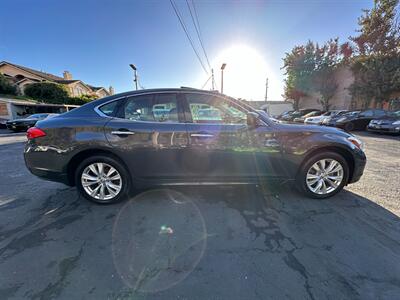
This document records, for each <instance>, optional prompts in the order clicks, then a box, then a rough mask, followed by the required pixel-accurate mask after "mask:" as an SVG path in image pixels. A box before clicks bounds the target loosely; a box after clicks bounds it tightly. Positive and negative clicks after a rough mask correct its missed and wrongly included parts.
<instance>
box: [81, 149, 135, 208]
mask: <svg viewBox="0 0 400 300" xmlns="http://www.w3.org/2000/svg"><path fill="white" fill-rule="evenodd" d="M75 182H76V186H77V188H78V190H79V192H80V193H81V194H82V195H83V196H84V197H85V198H86V199H88V200H90V201H93V202H96V203H100V204H109V203H115V202H118V201H120V200H121V199H123V198H124V197H125V196H126V194H127V192H128V191H129V182H130V180H129V177H128V172H127V171H126V169H125V167H124V166H123V165H122V164H121V163H120V162H119V161H118V160H116V159H114V158H113V157H109V156H93V157H89V158H87V159H85V160H83V161H82V163H81V164H80V165H79V166H78V168H77V170H76V174H75Z"/></svg>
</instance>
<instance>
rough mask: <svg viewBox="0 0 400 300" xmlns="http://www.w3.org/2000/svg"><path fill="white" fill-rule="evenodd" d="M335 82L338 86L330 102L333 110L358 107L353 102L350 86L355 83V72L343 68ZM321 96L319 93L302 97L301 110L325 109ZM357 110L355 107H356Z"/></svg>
mask: <svg viewBox="0 0 400 300" xmlns="http://www.w3.org/2000/svg"><path fill="white" fill-rule="evenodd" d="M335 80H336V82H337V84H338V87H337V90H336V93H335V95H334V96H333V97H332V99H331V100H330V103H331V107H330V108H331V109H352V108H353V107H354V106H357V104H356V103H354V102H353V101H352V96H351V95H350V92H349V87H350V85H351V84H352V83H353V82H354V76H353V72H352V71H351V70H350V68H349V67H341V68H339V69H338V70H337V71H336V74H335ZM320 98H321V96H320V95H319V94H318V93H311V94H310V95H307V96H305V97H302V98H301V99H300V102H299V108H300V109H303V108H316V109H321V110H322V109H323V107H322V105H321V103H320V102H319V99H320ZM354 108H355V107H354Z"/></svg>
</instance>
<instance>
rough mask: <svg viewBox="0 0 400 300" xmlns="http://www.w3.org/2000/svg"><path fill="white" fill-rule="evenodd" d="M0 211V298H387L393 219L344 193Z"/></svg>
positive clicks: (225, 193)
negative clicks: (18, 218) (20, 218)
mask: <svg viewBox="0 0 400 300" xmlns="http://www.w3.org/2000/svg"><path fill="white" fill-rule="evenodd" d="M40 197H42V196H41V194H39V198H37V199H35V201H37V202H36V204H35V205H33V204H32V203H31V202H30V201H31V200H32V199H29V198H27V197H25V198H24V197H20V198H19V199H18V200H16V201H13V202H12V203H10V204H9V205H4V206H2V207H1V208H0V215H1V216H6V215H8V216H10V215H12V216H17V215H18V214H19V213H22V214H23V215H24V216H25V218H24V221H23V222H20V221H16V222H15V223H13V222H12V221H13V218H12V217H11V218H10V220H9V222H7V220H4V219H3V221H2V226H1V232H0V234H1V242H0V245H1V246H0V267H1V270H2V272H1V275H0V281H1V282H2V287H1V289H0V297H1V298H31V299H48V298H62V299H77V298H82V297H83V298H93V299H105V298H109V299H117V298H119V299H137V298H138V297H139V298H141V297H144V298H146V299H176V298H178V297H184V298H196V299H197V298H198V299H207V298H210V297H211V296H212V297H213V298H215V299H253V298H283V297H289V298H306V299H320V298H334V297H335V298H340V299H341V298H396V297H397V296H398V295H399V294H400V275H399V274H400V264H399V262H400V242H399V241H400V222H399V218H398V217H397V216H396V215H394V214H392V213H390V212H389V211H387V210H386V209H384V208H383V207H381V206H379V205H377V204H375V203H374V202H372V201H370V200H368V199H366V198H363V197H360V196H358V195H356V194H353V193H351V192H348V191H343V192H342V193H340V194H338V195H337V196H335V197H334V198H331V199H328V200H323V201H319V200H312V199H307V198H305V197H303V196H300V195H299V194H298V193H295V192H293V191H292V190H291V189H290V188H289V187H287V186H282V187H276V186H269V187H267V186H265V187H254V186H244V187H235V188H233V187H219V188H210V187H203V188H180V189H155V190H150V191H146V192H143V193H141V194H139V195H136V196H135V197H133V198H132V199H131V200H129V201H126V202H123V203H119V204H117V205H108V206H99V205H95V204H91V203H89V202H87V201H86V200H84V199H82V198H80V197H78V195H77V193H76V191H75V189H73V188H62V189H61V188H60V189H57V190H56V192H55V193H54V194H53V195H51V196H48V197H47V198H46V197H43V198H40Z"/></svg>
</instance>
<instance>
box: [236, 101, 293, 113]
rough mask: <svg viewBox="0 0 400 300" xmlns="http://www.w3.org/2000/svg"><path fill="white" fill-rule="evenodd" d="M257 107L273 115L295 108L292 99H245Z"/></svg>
mask: <svg viewBox="0 0 400 300" xmlns="http://www.w3.org/2000/svg"><path fill="white" fill-rule="evenodd" d="M243 101H245V102H246V103H247V104H249V105H250V106H252V107H254V108H255V109H259V110H263V111H265V112H267V113H268V114H269V115H270V116H271V117H274V116H278V115H280V114H281V113H283V112H285V111H290V110H293V104H292V103H291V102H290V101H278V100H271V101H270V100H268V101H265V100H262V101H247V100H243Z"/></svg>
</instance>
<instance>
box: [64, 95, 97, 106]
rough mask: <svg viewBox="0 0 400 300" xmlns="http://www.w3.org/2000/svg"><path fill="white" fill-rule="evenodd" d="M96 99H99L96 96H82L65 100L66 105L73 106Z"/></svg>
mask: <svg viewBox="0 0 400 300" xmlns="http://www.w3.org/2000/svg"><path fill="white" fill-rule="evenodd" d="M96 99H97V97H96V96H94V95H82V96H80V97H68V98H67V99H65V102H64V103H65V104H72V105H83V104H86V103H88V102H90V101H93V100H96Z"/></svg>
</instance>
